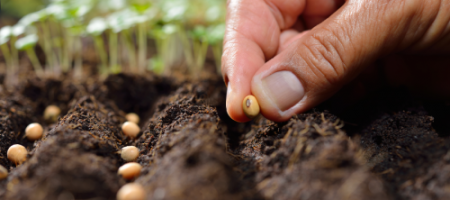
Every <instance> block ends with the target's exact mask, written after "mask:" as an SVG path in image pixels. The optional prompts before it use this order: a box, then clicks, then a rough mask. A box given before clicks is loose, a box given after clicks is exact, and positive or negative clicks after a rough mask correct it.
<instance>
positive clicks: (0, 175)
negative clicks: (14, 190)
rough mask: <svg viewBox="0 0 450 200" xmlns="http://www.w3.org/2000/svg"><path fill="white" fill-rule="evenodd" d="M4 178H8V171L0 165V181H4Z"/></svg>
mask: <svg viewBox="0 0 450 200" xmlns="http://www.w3.org/2000/svg"><path fill="white" fill-rule="evenodd" d="M6 177H8V170H7V169H6V168H5V167H3V165H0V180H3V179H5V178H6Z"/></svg>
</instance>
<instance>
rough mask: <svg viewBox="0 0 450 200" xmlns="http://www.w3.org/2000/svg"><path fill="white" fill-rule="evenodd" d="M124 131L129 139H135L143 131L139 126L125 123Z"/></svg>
mask: <svg viewBox="0 0 450 200" xmlns="http://www.w3.org/2000/svg"><path fill="white" fill-rule="evenodd" d="M122 131H123V134H125V135H126V136H128V137H131V138H135V137H136V136H137V135H138V134H139V132H140V131H141V129H140V128H139V126H138V125H137V124H135V123H133V122H125V123H123V125H122Z"/></svg>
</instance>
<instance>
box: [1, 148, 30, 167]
mask: <svg viewBox="0 0 450 200" xmlns="http://www.w3.org/2000/svg"><path fill="white" fill-rule="evenodd" d="M27 154H28V151H27V149H26V148H25V147H24V146H22V145H20V144H15V145H12V146H11V147H9V149H8V152H6V155H7V156H8V159H9V160H10V161H11V162H13V163H14V164H16V165H17V164H22V163H23V162H25V161H26V160H27Z"/></svg>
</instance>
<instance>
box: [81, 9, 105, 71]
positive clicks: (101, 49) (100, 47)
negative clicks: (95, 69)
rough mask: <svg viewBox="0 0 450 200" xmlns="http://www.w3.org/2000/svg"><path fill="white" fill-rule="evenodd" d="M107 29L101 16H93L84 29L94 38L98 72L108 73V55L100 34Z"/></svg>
mask: <svg viewBox="0 0 450 200" xmlns="http://www.w3.org/2000/svg"><path fill="white" fill-rule="evenodd" d="M106 29H108V24H107V23H106V21H105V20H104V19H103V18H94V19H92V20H91V22H90V23H89V25H88V26H87V28H86V31H87V32H88V33H89V34H90V35H91V36H92V37H93V38H94V43H95V46H96V48H97V52H98V54H99V56H100V62H101V67H100V74H103V75H105V74H108V56H107V54H106V50H105V44H104V42H103V37H102V34H103V33H104V32H105V31H106Z"/></svg>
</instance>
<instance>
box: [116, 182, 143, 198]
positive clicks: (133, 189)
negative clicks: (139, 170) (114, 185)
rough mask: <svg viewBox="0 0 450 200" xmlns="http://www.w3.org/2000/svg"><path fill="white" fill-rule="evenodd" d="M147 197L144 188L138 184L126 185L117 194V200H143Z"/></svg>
mask: <svg viewBox="0 0 450 200" xmlns="http://www.w3.org/2000/svg"><path fill="white" fill-rule="evenodd" d="M145 196H146V195H145V190H144V188H143V187H142V186H141V185H140V184H138V183H128V184H125V185H124V186H122V187H121V188H120V189H119V191H118V192H117V200H130V199H133V200H143V199H145Z"/></svg>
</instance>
